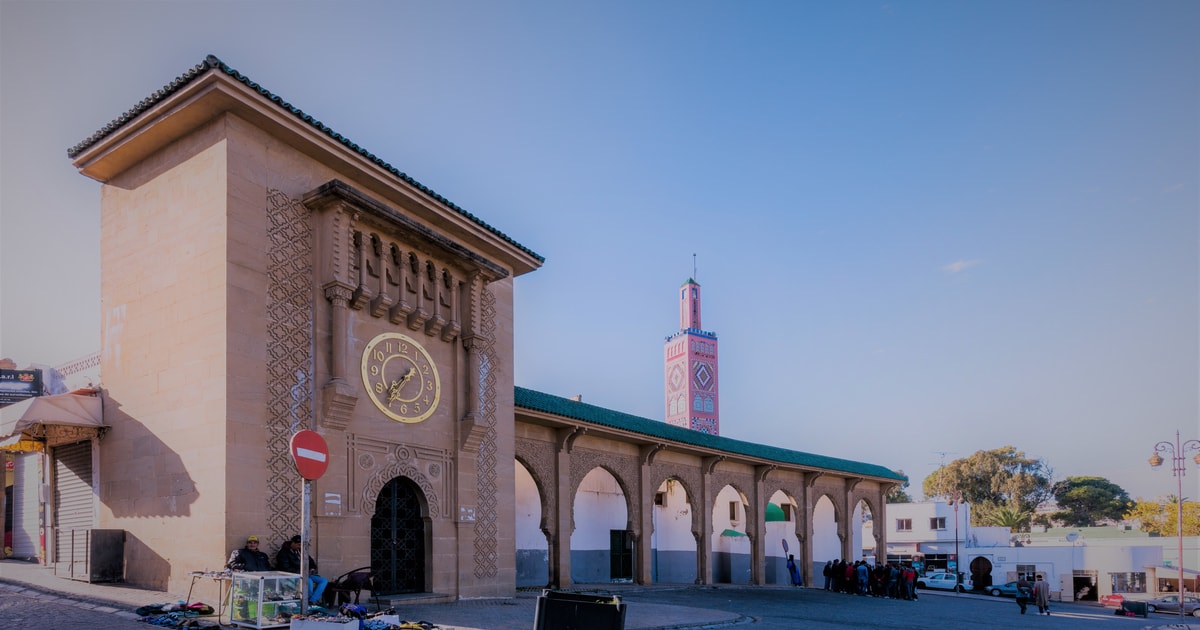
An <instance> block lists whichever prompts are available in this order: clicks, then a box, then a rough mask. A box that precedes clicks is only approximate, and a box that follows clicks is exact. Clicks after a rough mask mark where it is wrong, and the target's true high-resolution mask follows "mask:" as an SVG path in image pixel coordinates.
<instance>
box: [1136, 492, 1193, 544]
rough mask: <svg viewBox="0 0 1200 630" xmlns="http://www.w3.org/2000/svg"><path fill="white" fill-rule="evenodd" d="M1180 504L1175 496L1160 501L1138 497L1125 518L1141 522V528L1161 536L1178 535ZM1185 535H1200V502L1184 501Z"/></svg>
mask: <svg viewBox="0 0 1200 630" xmlns="http://www.w3.org/2000/svg"><path fill="white" fill-rule="evenodd" d="M1178 506H1179V504H1178V503H1176V498H1175V497H1174V496H1170V497H1162V498H1160V500H1159V501H1144V500H1141V499H1138V501H1137V502H1136V503H1134V504H1133V507H1132V508H1131V509H1130V510H1129V511H1128V512H1126V513H1125V518H1127V519H1129V520H1131V521H1138V522H1140V523H1141V530H1142V531H1144V532H1149V533H1151V534H1158V535H1159V536H1178V535H1179V528H1178V527H1177V524H1178V522H1179V507H1178ZM1183 535H1184V536H1200V503H1197V502H1195V501H1186V500H1185V501H1184V502H1183Z"/></svg>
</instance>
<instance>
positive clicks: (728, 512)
mask: <svg viewBox="0 0 1200 630" xmlns="http://www.w3.org/2000/svg"><path fill="white" fill-rule="evenodd" d="M710 509H711V510H712V518H711V520H710V522H711V523H712V527H713V531H712V532H711V534H710V536H709V545H711V549H712V581H713V583H714V584H722V583H723V584H750V583H751V580H752V572H751V559H752V555H751V539H750V536H749V532H750V531H751V530H750V529H749V528H748V527H747V526H748V525H749V524H750V522H751V519H753V518H754V514H753V512H751V511H750V510H753V509H755V508H754V507H752V506H751V505H750V502H749V501H748V500H747V499H746V494H745V493H744V492H742V491H741V490H739V489H738V488H736V487H735V486H734V485H733V484H731V483H727V484H725V485H724V486H722V487H721V489H720V490H719V491H718V492H717V493H716V496H715V497H714V498H713V504H712V506H711V507H710Z"/></svg>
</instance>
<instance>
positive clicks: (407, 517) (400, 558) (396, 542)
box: [371, 477, 426, 595]
mask: <svg viewBox="0 0 1200 630" xmlns="http://www.w3.org/2000/svg"><path fill="white" fill-rule="evenodd" d="M423 503H424V502H423V501H422V495H421V490H420V488H418V487H417V484H415V483H413V482H412V480H410V479H406V478H404V477H396V478H395V479H392V480H391V481H389V482H388V483H387V485H385V486H384V487H383V489H382V490H380V491H379V499H378V500H377V501H376V502H375V514H374V515H372V516H371V570H372V571H373V572H374V573H375V575H376V585H377V587H378V588H379V593H380V594H381V595H396V594H400V593H424V592H425V590H426V588H425V574H426V570H425V557H426V552H425V539H426V522H425V521H426V516H425V510H424V507H423Z"/></svg>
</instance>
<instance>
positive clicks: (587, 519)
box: [571, 466, 633, 584]
mask: <svg viewBox="0 0 1200 630" xmlns="http://www.w3.org/2000/svg"><path fill="white" fill-rule="evenodd" d="M628 502H629V495H628V493H627V492H626V491H625V488H624V487H623V486H622V485H621V482H620V479H618V478H617V476H616V475H613V473H612V472H611V471H610V470H609V469H608V468H606V467H604V466H595V467H593V468H592V469H591V470H589V471H588V473H587V474H586V475H584V477H583V479H581V480H580V482H579V484H578V486H577V487H576V489H575V494H574V497H573V498H572V512H573V514H574V518H575V527H574V529H573V531H572V532H571V582H573V583H593V584H594V583H608V582H614V581H625V580H630V581H632V579H633V540H632V537H631V536H630V521H629V518H630V514H629V512H630V510H629V507H628V506H629V503H628Z"/></svg>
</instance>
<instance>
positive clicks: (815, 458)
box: [515, 387, 907, 481]
mask: <svg viewBox="0 0 1200 630" xmlns="http://www.w3.org/2000/svg"><path fill="white" fill-rule="evenodd" d="M515 392H516V397H515V401H516V406H517V407H519V408H521V409H529V410H531V411H541V412H543V413H549V414H554V415H558V416H563V417H566V418H571V419H573V420H581V421H583V422H587V423H590V424H595V425H599V426H603V427H609V428H612V429H620V430H622V431H629V432H630V433H638V434H641V435H645V436H647V437H650V438H658V439H664V440H671V441H674V442H682V443H684V444H689V445H692V446H699V447H702V448H709V449H713V450H718V451H725V452H727V453H732V454H736V455H744V456H747V457H754V458H758V459H764V460H768V461H773V462H779V463H784V464H795V465H797V466H804V467H807V468H819V469H824V470H830V471H836V472H839V473H846V474H849V475H862V476H865V477H878V478H883V479H892V480H895V481H906V480H907V478H906V477H905V476H904V475H901V474H899V473H897V472H895V471H893V470H890V469H888V468H886V467H884V466H877V465H875V464H865V463H863V462H855V461H850V460H848V459H840V458H837V457H827V456H825V455H813V454H812V453H804V452H801V451H791V450H788V449H785V448H779V447H777V446H768V445H765V444H754V443H753V442H743V441H741V440H734V439H731V438H727V437H720V436H717V435H709V434H707V433H701V432H700V431H692V430H691V429H684V428H682V427H677V426H674V425H670V424H667V423H665V422H659V421H657V420H650V419H649V418H642V417H639V416H634V415H630V414H627V413H621V412H619V411H613V410H611V409H605V408H603V407H597V406H596V405H589V404H587V403H583V402H578V401H574V400H571V399H569V398H562V397H560V396H553V395H551V394H544V393H542V392H538V391H534V390H532V389H525V388H524V387H517V388H516V389H515Z"/></svg>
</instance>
